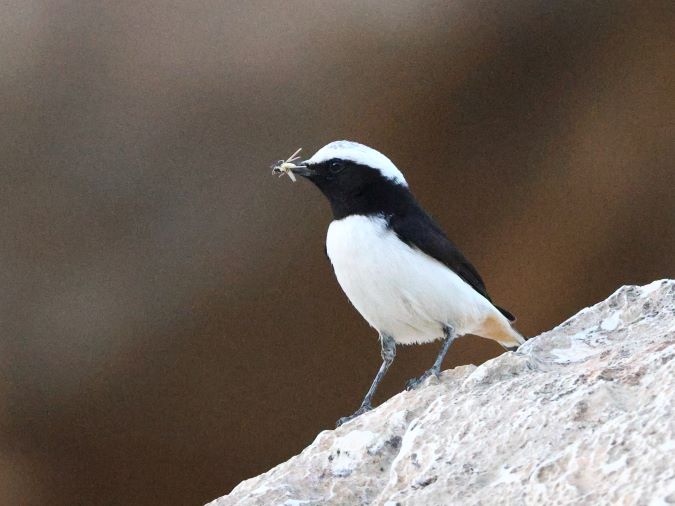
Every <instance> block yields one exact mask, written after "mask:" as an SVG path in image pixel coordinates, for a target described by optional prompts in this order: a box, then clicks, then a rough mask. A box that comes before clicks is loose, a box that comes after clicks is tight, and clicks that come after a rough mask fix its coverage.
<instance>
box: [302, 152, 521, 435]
mask: <svg viewBox="0 0 675 506" xmlns="http://www.w3.org/2000/svg"><path fill="white" fill-rule="evenodd" d="M293 172H294V173H295V174H296V175H299V176H302V177H303V178H305V179H307V180H309V181H310V182H311V183H313V184H314V185H315V186H316V187H317V188H318V189H319V190H320V191H321V193H323V195H324V196H325V197H326V198H327V199H328V202H329V204H330V207H331V210H332V213H333V220H332V222H331V223H330V225H329V226H328V232H327V234H326V247H325V252H326V255H327V256H328V259H329V260H330V263H331V264H332V266H333V270H334V272H335V277H336V278H337V281H338V283H339V285H340V287H341V288H342V290H343V291H344V293H345V294H346V295H347V298H348V299H349V301H350V302H351V304H352V305H353V306H354V307H355V308H356V310H357V311H358V312H359V313H360V314H361V316H362V317H363V318H364V319H365V320H366V321H367V322H368V324H369V325H370V326H371V327H372V328H374V329H375V330H376V331H377V333H378V335H379V340H380V345H381V356H382V364H381V366H380V368H379V370H378V371H377V374H376V375H375V378H374V379H373V382H372V384H371V386H370V388H369V389H368V392H367V393H366V395H365V397H364V399H363V401H362V402H361V405H360V407H359V408H358V409H357V410H356V411H355V412H354V413H353V414H352V415H349V416H345V417H342V418H340V419H339V420H338V421H337V423H336V426H337V427H339V426H341V425H342V424H344V423H346V422H348V421H350V420H352V419H354V418H356V417H357V416H359V415H361V414H363V413H365V412H367V411H370V410H371V409H373V406H372V400H373V396H374V395H375V392H376V390H377V387H378V385H379V384H380V382H381V381H382V378H384V376H385V374H386V373H387V370H388V369H389V367H390V366H391V364H392V363H393V361H394V358H395V356H396V347H397V345H411V344H421V343H429V342H433V341H437V340H441V341H442V345H441V349H440V351H439V353H438V356H437V358H436V360H435V362H434V364H433V365H432V367H431V368H430V369H428V370H427V371H425V372H424V373H423V374H422V375H421V376H420V377H419V378H414V379H411V380H409V381H408V382H407V384H406V389H407V390H413V389H415V388H417V387H418V386H419V385H421V384H422V383H423V382H424V381H425V380H426V379H427V378H429V377H430V376H436V377H439V375H440V369H441V365H442V362H443V359H444V357H445V355H446V353H447V352H448V349H449V348H450V346H451V344H452V343H453V341H454V340H455V339H456V338H457V337H459V336H462V335H465V334H473V335H477V336H481V337H484V338H488V339H492V340H494V341H496V342H498V343H499V344H501V345H502V346H503V347H505V348H506V349H515V348H516V347H518V346H519V345H520V344H522V343H524V342H525V338H524V337H523V336H522V335H521V334H520V333H519V332H518V331H517V330H516V329H515V328H514V327H513V326H512V323H513V322H514V321H515V317H514V316H513V315H512V314H511V313H510V312H509V311H507V310H506V309H503V308H502V307H500V306H497V305H496V304H495V303H493V302H492V299H491V298H490V296H489V295H488V292H487V290H486V288H485V283H484V282H483V279H482V278H481V276H480V274H479V273H478V271H477V270H476V268H475V267H474V266H473V265H472V264H471V263H470V262H469V260H467V258H466V257H465V256H464V255H463V254H462V253H461V251H460V250H459V249H458V248H457V247H456V246H455V245H454V244H453V243H452V242H451V241H450V240H449V239H448V238H447V236H446V235H445V233H444V232H443V230H442V229H441V228H440V226H439V225H438V224H437V223H436V222H435V221H434V220H433V219H432V218H431V216H430V215H429V214H428V213H427V212H426V211H425V210H424V209H423V208H422V206H421V205H420V204H419V202H418V201H417V199H416V198H415V197H414V195H413V193H412V192H411V190H410V188H409V186H408V183H407V181H406V179H405V177H404V176H403V174H402V173H401V171H400V170H399V169H398V168H397V167H396V165H394V163H393V162H392V161H391V160H390V159H389V158H387V157H386V156H385V155H384V154H382V153H380V152H379V151H377V150H375V149H373V148H370V147H368V146H365V145H363V144H359V143H357V142H353V141H346V140H341V141H334V142H331V143H329V144H327V145H325V146H324V147H322V148H321V149H319V150H318V151H317V152H316V153H315V154H314V155H313V156H312V157H311V158H309V159H307V160H304V161H303V162H302V163H301V164H299V165H294V166H293Z"/></svg>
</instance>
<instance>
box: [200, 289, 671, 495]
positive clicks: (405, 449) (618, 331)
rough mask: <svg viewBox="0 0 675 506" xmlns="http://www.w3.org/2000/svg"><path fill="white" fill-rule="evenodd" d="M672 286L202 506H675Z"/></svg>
mask: <svg viewBox="0 0 675 506" xmlns="http://www.w3.org/2000/svg"><path fill="white" fill-rule="evenodd" d="M674 357H675V281H673V280H661V281H655V282H653V283H651V284H649V285H646V286H643V287H637V286H626V287H623V288H621V289H619V290H618V291H616V292H615V293H614V294H613V295H612V296H610V297H609V298H608V299H607V300H605V301H604V302H601V303H599V304H596V305H595V306H593V307H590V308H587V309H584V310H582V311H580V312H579V313H578V314H577V315H576V316H574V317H572V318H570V319H569V320H567V321H566V322H564V323H563V324H561V325H559V326H558V327H556V328H554V329H553V330H551V331H549V332H546V333H544V334H541V335H540V336H538V337H536V338H533V339H531V340H529V341H528V342H527V343H526V344H525V345H523V346H522V347H521V348H520V350H519V351H518V352H517V353H505V354H503V355H501V356H499V357H497V358H495V359H493V360H490V361H488V362H486V363H484V364H483V365H481V366H479V367H475V366H472V365H469V366H464V367H457V368H455V369H452V370H449V371H445V372H443V374H442V377H441V380H440V382H438V381H432V380H430V382H429V383H428V384H426V385H424V386H423V387H422V388H420V389H419V390H418V391H415V392H402V393H400V394H398V395H396V396H394V397H393V398H391V399H390V400H389V401H387V402H386V403H384V404H383V405H381V406H380V407H378V408H376V409H375V410H374V411H372V412H370V413H368V414H366V415H363V416H361V417H359V418H357V419H356V420H354V421H352V422H350V423H348V424H345V425H344V426H342V427H341V428H339V429H337V430H330V431H323V432H321V433H320V434H319V435H318V436H317V438H316V440H315V441H314V442H313V443H312V444H311V445H310V446H308V447H307V448H305V450H304V451H303V452H302V453H301V454H300V455H297V456H295V457H293V458H291V459H290V460H288V461H287V462H284V463H283V464H280V465H278V466H277V467H275V468H273V469H271V470H270V471H268V472H266V473H264V474H262V475H260V476H257V477H255V478H252V479H249V480H246V481H244V482H242V483H240V484H239V485H238V486H237V487H236V488H235V489H234V490H232V492H231V493H230V494H229V495H227V496H224V497H221V498H220V499H217V500H215V501H213V502H212V503H210V506H226V505H235V504H236V505H265V506H267V505H287V506H296V505H319V504H345V505H358V504H374V505H387V506H394V505H397V504H401V505H408V504H416V505H425V506H427V505H455V504H472V505H473V504H507V505H508V504H513V505H541V504H574V505H576V504H590V505H601V504H612V505H614V504H626V505H645V506H652V505H653V506H656V505H667V504H675V410H674V409H673V405H674V404H675V360H673V358H674Z"/></svg>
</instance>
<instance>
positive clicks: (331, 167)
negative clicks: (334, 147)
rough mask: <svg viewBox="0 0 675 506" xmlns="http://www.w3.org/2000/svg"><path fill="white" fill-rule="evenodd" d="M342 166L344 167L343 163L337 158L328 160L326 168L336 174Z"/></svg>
mask: <svg viewBox="0 0 675 506" xmlns="http://www.w3.org/2000/svg"><path fill="white" fill-rule="evenodd" d="M344 168H345V165H344V163H342V162H340V161H337V160H336V161H334V162H330V164H328V170H329V171H330V172H331V174H337V173H338V172H340V171H341V170H342V169H344Z"/></svg>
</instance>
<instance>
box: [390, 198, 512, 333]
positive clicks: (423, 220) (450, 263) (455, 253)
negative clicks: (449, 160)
mask: <svg viewBox="0 0 675 506" xmlns="http://www.w3.org/2000/svg"><path fill="white" fill-rule="evenodd" d="M389 227H390V228H391V229H392V230H393V231H394V232H395V233H396V235H397V236H398V237H399V239H400V240H401V241H403V242H404V243H406V244H407V245H408V246H410V247H415V248H417V249H419V250H420V251H422V252H424V253H426V254H427V255H429V256H430V257H432V258H434V259H436V260H438V261H439V262H441V263H442V264H444V265H445V266H446V267H448V268H449V269H452V271H454V272H455V274H457V275H458V276H459V277H460V278H462V279H463V280H464V281H466V282H467V283H468V284H469V286H471V287H472V288H473V289H474V290H476V291H477V292H478V293H479V294H481V295H482V296H483V297H485V298H486V299H487V300H488V301H490V302H491V303H492V304H493V305H494V306H495V307H496V308H497V309H498V310H499V312H500V313H502V314H503V315H504V316H505V317H506V318H508V319H509V320H510V321H515V319H516V318H515V317H514V316H513V315H512V314H511V313H510V312H509V311H507V310H506V309H503V308H501V307H499V306H497V305H496V304H494V303H493V302H492V300H491V299H490V296H489V295H488V292H487V289H486V288H485V283H484V282H483V279H482V278H481V277H480V274H478V271H477V270H476V268H475V267H474V266H473V265H471V262H469V261H468V260H467V259H466V257H465V256H464V255H463V254H462V252H461V251H460V250H459V249H458V248H457V247H456V246H455V245H454V244H453V243H452V242H451V241H450V240H449V239H448V238H447V237H446V236H445V234H444V233H443V231H442V230H441V229H440V227H439V226H438V225H437V224H436V223H435V222H434V220H433V219H431V217H430V216H429V215H428V214H427V213H425V212H424V211H423V210H422V209H421V208H420V207H419V206H414V207H413V208H412V209H410V210H409V211H408V212H407V213H405V214H404V215H396V214H395V215H392V216H391V217H390V218H389Z"/></svg>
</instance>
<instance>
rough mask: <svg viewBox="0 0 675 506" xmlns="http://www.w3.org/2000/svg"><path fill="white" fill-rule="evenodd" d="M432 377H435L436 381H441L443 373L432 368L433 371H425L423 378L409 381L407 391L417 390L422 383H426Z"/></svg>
mask: <svg viewBox="0 0 675 506" xmlns="http://www.w3.org/2000/svg"><path fill="white" fill-rule="evenodd" d="M431 376H435V377H436V379H439V378H440V376H441V372H440V371H439V370H438V369H436V368H434V367H432V368H431V369H428V370H427V371H425V372H424V374H422V376H420V377H419V378H413V379H409V380H408V381H407V382H406V384H405V389H406V390H415V389H416V388H417V387H418V386H420V385H421V384H422V383H424V381H425V380H426V379H427V378H429V377H431Z"/></svg>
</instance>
